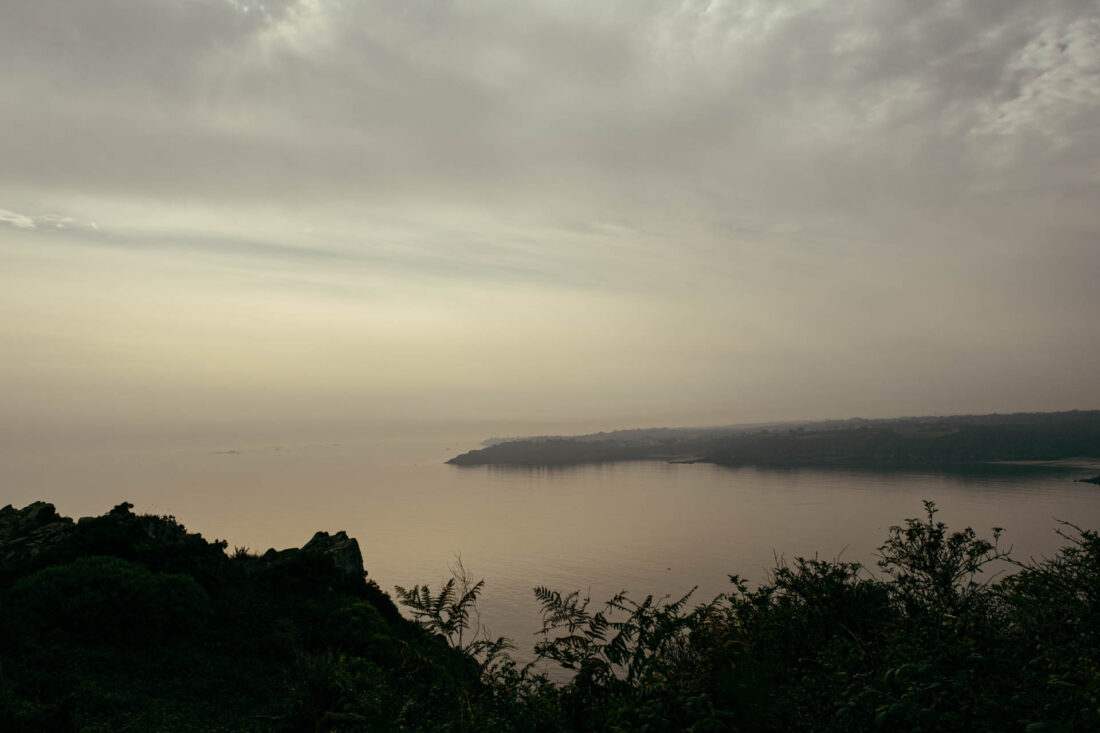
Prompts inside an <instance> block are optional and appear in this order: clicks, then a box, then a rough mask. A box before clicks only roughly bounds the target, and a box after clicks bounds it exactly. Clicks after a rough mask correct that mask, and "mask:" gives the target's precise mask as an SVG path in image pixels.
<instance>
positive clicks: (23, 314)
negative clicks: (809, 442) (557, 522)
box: [0, 0, 1100, 451]
mask: <svg viewBox="0 0 1100 733" xmlns="http://www.w3.org/2000/svg"><path fill="white" fill-rule="evenodd" d="M7 7H8V11H9V12H8V13H7V14H6V15H7V21H6V22H5V23H3V24H2V25H0V93H2V94H3V96H4V99H5V100H6V101H7V103H6V104H5V105H4V107H3V109H2V110H0V130H2V131H3V134H0V349H2V350H3V354H4V359H2V360H0V441H2V442H3V444H4V445H5V446H7V449H8V450H9V451H22V450H28V449H33V448H35V447H38V448H41V447H42V446H46V445H51V444H52V445H60V444H62V443H71V444H72V445H77V446H79V445H94V444H107V443H112V442H114V443H119V444H125V443H129V442H134V443H140V442H142V441H153V440H161V441H168V442H171V441H174V440H176V441H185V442H195V443H196V444H201V445H207V444H209V445H212V446H215V447H217V446H221V445H223V444H229V445H231V444H232V443H233V442H234V441H237V440H245V439H249V440H257V441H262V440H267V439H268V436H270V439H271V440H289V439H296V438H295V436H300V437H301V439H302V440H308V439H312V437H313V436H317V435H329V434H340V433H341V431H351V432H354V431H368V432H369V431H376V430H380V429H384V428H385V426H387V425H399V426H406V425H421V426H431V425H442V424H459V423H461V424H463V425H465V426H466V427H468V428H470V430H469V432H470V433H477V432H481V433H483V437H485V438H487V437H490V436H492V435H498V434H502V433H503V434H530V433H546V432H563V433H565V432H568V433H578V432H593V431H599V430H612V429H616V428H629V427H649V426H657V425H673V426H676V425H708V424H732V423H744V422H766V421H783V420H809V419H825V418H845V417H852V416H861V417H868V418H873V417H892V416H898V415H925V414H959V413H992V412H1001V413H1004V412H1018V411H1055V410H1068V409H1088V408H1095V407H1097V406H1100V380H1097V379H1096V377H1095V363H1096V360H1097V358H1098V357H1100V331H1098V330H1097V329H1096V327H1095V321H1096V317H1097V316H1098V315H1100V295H1098V294H1097V288H1096V274H1097V273H1100V207H1097V206H1096V201H1098V200H1100V168H1098V167H1097V161H1098V160H1100V125H1098V124H1097V120H1100V91H1098V90H1100V13H1097V12H1096V11H1097V9H1098V6H1097V4H1096V2H1092V1H1089V2H1081V1H1076V0H1063V1H1058V2H1050V3H1042V4H1035V3H1030V2H1024V1H1023V0H1013V1H1005V0H998V1H997V2H981V1H975V2H969V3H963V4H959V3H954V2H929V3H921V4H919V5H914V4H912V3H905V2H879V1H876V2H859V3H847V4H843V5H836V4H829V3H817V2H793V1H787V2H774V3H771V2H769V3H757V2H726V3H723V2H706V3H703V2H686V1H685V2H675V3H668V2H629V3H628V2H608V3H600V4H597V5H593V4H591V3H580V2H560V3H544V2H535V3H524V4H515V3H503V2H482V3H437V2H428V1H413V2H403V3H398V4H394V3H386V2H362V3H342V2H324V1H322V0H272V1H270V2H268V1H261V0H195V1H194V2H179V1H177V0H146V1H144V2H133V1H131V0H110V1H109V2H102V3H68V2H56V1H54V0H33V2H32V1H30V0H13V1H12V2H9V3H8V6H7ZM510 426H512V427H510ZM466 427H464V428H463V430H466ZM482 427H484V430H481V428H482ZM425 429H429V427H425ZM249 436H250V437H249Z"/></svg>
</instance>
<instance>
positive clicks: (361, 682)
mask: <svg viewBox="0 0 1100 733" xmlns="http://www.w3.org/2000/svg"><path fill="white" fill-rule="evenodd" d="M925 509H926V511H925V516H924V517H922V518H920V519H909V520H907V521H906V522H905V523H904V524H903V525H901V526H897V527H893V528H891V530H890V533H889V536H888V537H887V539H886V542H885V543H884V544H883V546H882V547H881V548H880V562H879V569H878V573H877V575H875V574H872V573H870V572H868V571H867V570H866V569H865V568H862V567H861V566H860V565H858V564H856V563H847V562H840V561H823V560H819V559H816V558H815V559H804V558H797V559H796V560H795V561H794V562H793V563H791V564H780V566H779V567H777V568H776V569H775V570H774V571H773V572H772V574H771V576H770V577H769V578H768V579H767V581H766V582H764V583H763V584H761V585H759V586H757V587H752V586H750V585H749V584H747V583H746V582H745V581H743V580H742V579H740V578H738V577H737V576H731V590H730V591H729V592H728V593H725V594H723V595H721V596H719V597H717V598H715V599H713V600H711V601H708V602H704V603H700V604H695V605H692V594H691V593H689V594H688V595H686V596H684V597H682V598H678V599H669V598H662V599H655V598H653V597H647V598H645V599H643V600H640V601H638V600H635V599H632V598H631V597H630V596H629V595H628V594H626V593H621V594H618V595H617V596H615V597H614V598H612V599H611V600H610V601H608V602H607V603H606V604H603V605H599V606H597V605H594V604H593V603H592V602H591V600H590V599H589V598H585V597H582V596H581V595H580V594H579V593H565V594H563V593H560V592H557V591H554V590H551V589H548V588H541V587H540V588H537V589H536V590H535V593H536V596H537V598H538V600H539V601H540V603H541V604H542V607H543V621H544V624H543V629H542V632H541V633H542V638H541V640H540V642H539V643H538V644H537V645H536V652H537V654H538V656H539V658H540V659H542V660H545V661H549V662H552V663H555V664H557V665H560V666H561V667H563V668H564V669H566V670H569V672H570V673H571V675H572V676H571V677H570V679H569V681H568V682H566V683H563V684H552V683H551V682H550V681H549V680H548V679H546V678H545V677H544V676H541V675H538V674H535V673H534V672H533V671H532V668H531V667H530V666H528V667H523V668H521V667H519V666H518V665H517V664H516V663H515V662H514V661H512V660H511V659H510V658H509V657H508V656H507V649H508V647H509V644H508V642H507V640H504V639H489V638H486V637H485V636H484V634H483V633H481V628H480V624H479V623H478V619H477V612H476V602H477V597H478V595H479V593H480V591H481V589H482V587H483V586H482V583H481V582H477V583H474V582H471V581H470V580H469V579H468V578H467V576H466V573H465V571H464V569H462V567H461V565H458V566H457V567H456V569H455V570H456V572H455V577H454V578H453V579H452V580H451V581H449V582H448V583H445V584H444V585H443V586H442V587H440V588H439V589H437V590H436V591H432V590H431V589H430V588H429V587H428V586H416V587H414V588H412V589H403V588H398V589H397V593H398V598H399V600H400V602H401V603H402V604H403V605H405V606H406V607H407V608H408V610H409V612H410V613H411V615H413V617H414V618H415V619H416V620H417V621H419V625H417V624H414V623H411V622H409V621H406V620H404V619H403V618H401V617H400V616H399V615H398V614H397V613H396V609H395V607H394V606H393V604H392V603H391V602H390V601H389V599H388V597H387V596H386V595H385V594H383V593H382V592H381V591H380V590H378V589H377V587H376V586H373V585H372V584H368V583H364V582H363V581H362V579H361V578H360V579H356V578H347V577H343V576H342V575H341V574H340V573H338V572H333V570H334V569H333V568H332V567H331V564H327V565H326V562H325V558H324V557H320V556H317V555H311V554H309V553H303V552H297V553H291V554H287V555H283V554H276V555H275V556H272V554H271V553H268V554H267V555H265V556H263V557H258V556H255V555H251V554H249V553H247V552H238V553H236V554H235V555H233V556H232V557H230V556H227V555H226V554H225V553H224V552H223V550H224V545H223V544H219V543H206V542H205V541H204V540H201V538H198V536H197V535H190V534H187V533H185V532H184V531H183V529H182V527H179V526H178V524H176V523H174V520H171V519H170V518H152V519H154V520H155V522H159V523H162V524H164V523H167V524H165V526H170V527H174V528H175V530H173V532H174V533H173V532H162V533H161V535H160V536H161V539H160V540H157V541H149V537H147V536H146V535H148V534H149V533H148V532H147V531H146V532H145V533H144V534H134V533H133V529H134V527H135V526H137V525H135V524H134V522H137V521H139V520H140V521H144V522H145V523H146V525H147V526H148V525H149V522H150V518H148V517H144V518H137V517H134V515H131V514H129V512H128V510H125V511H122V512H118V511H117V510H116V512H117V513H112V514H111V515H107V516H105V517H101V518H97V519H95V520H91V523H88V522H87V520H85V521H82V522H81V523H80V525H76V528H77V529H79V528H80V527H81V526H84V525H86V524H87V526H86V527H85V529H84V530H81V532H82V533H83V534H81V533H77V532H76V530H75V529H74V530H72V531H71V532H69V534H72V535H73V537H71V538H70V540H69V542H70V545H69V546H68V550H66V549H65V547H66V545H65V544H64V543H61V544H58V545H56V546H55V549H54V550H53V553H54V554H53V555H50V556H49V557H48V558H46V559H42V558H41V557H39V559H38V560H34V561H30V560H27V558H26V557H25V556H17V555H12V553H11V552H8V553H7V554H5V552H4V544H3V542H2V541H0V623H2V626H0V628H2V630H3V631H2V632H0V728H3V729H4V730H15V731H18V730H154V729H155V730H234V731H235V730H301V731H358V730H519V731H569V730H621V731H627V730H629V731H634V730H638V731H665V730H669V731H671V730H694V731H757V730H776V731H779V730H783V731H786V730H837V731H848V730H852V731H855V730H872V729H881V730H890V731H893V730H909V731H918V730H919V731H938V730H945V731H946V730H959V729H963V728H967V729H972V730H975V731H1006V730H1021V731H1029V732H1031V733H1035V732H1037V731H1074V730H1095V729H1098V728H1100V704H1098V699H1100V670H1098V667H1100V661H1098V660H1100V535H1098V534H1097V533H1096V532H1095V531H1091V530H1085V529H1080V528H1078V527H1075V526H1073V525H1068V524H1067V525H1062V526H1061V529H1060V530H1059V531H1060V532H1061V533H1062V534H1063V536H1064V538H1065V540H1066V546H1065V547H1064V548H1063V549H1062V550H1061V551H1060V552H1059V553H1058V554H1056V555H1055V556H1054V557H1052V558H1049V559H1043V560H1040V561H1031V562H1028V563H1013V564H1014V568H1013V569H1014V570H1015V572H1014V573H1012V574H1009V575H1007V577H1004V578H1002V579H1000V580H997V581H996V582H994V581H993V580H991V576H992V573H991V572H989V571H990V570H991V569H992V568H993V567H994V565H1003V564H1005V563H1011V562H1013V561H1011V559H1009V558H1008V555H1007V553H1006V552H1005V551H1003V550H1002V549H1001V548H1000V547H999V546H998V544H997V541H998V539H999V537H1000V530H994V532H993V537H992V539H991V540H986V539H983V538H981V537H979V536H978V535H977V534H976V533H975V532H974V531H973V530H971V529H969V528H967V529H965V530H963V531H960V532H952V531H950V530H949V529H948V528H947V527H946V526H945V525H944V524H943V523H941V522H939V521H937V520H936V517H935V514H936V510H935V507H934V506H933V505H932V504H931V503H927V504H926V507H925ZM97 522H98V523H99V524H98V525H97V524H95V523H97ZM156 526H161V525H156ZM177 530H178V531H177ZM127 533H129V534H127ZM154 534H157V533H154ZM119 537H127V538H129V539H128V540H127V541H120V540H118V538H119ZM142 537H145V539H142ZM112 538H114V539H112ZM196 538H197V539H196ZM2 539H3V538H2V537H0V540H2ZM135 543H137V544H135ZM58 548H60V549H58ZM66 553H68V554H66ZM13 557H14V558H15V559H13ZM983 571H985V572H983Z"/></svg>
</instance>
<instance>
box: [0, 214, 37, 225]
mask: <svg viewBox="0 0 1100 733" xmlns="http://www.w3.org/2000/svg"><path fill="white" fill-rule="evenodd" d="M0 221H2V222H5V223H7V224H11V225H12V226H14V227H19V228H20V229H34V219H32V218H31V217H29V216H25V215H23V214H16V213H15V212H14V211H8V210H7V209H0Z"/></svg>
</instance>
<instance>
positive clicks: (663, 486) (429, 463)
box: [0, 431, 1100, 656]
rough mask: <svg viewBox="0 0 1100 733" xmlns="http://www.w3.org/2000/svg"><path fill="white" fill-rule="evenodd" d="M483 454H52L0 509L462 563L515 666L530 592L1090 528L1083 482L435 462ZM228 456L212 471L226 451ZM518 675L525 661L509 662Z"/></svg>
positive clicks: (710, 586)
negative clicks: (896, 544)
mask: <svg viewBox="0 0 1100 733" xmlns="http://www.w3.org/2000/svg"><path fill="white" fill-rule="evenodd" d="M479 437H480V436H456V435H448V434H446V433H444V432H442V431H437V432H435V433H432V434H422V433H417V434H414V435H411V436H407V437H399V438H395V437H392V436H391V435H383V434H378V435H374V436H370V435H368V436H366V437H363V436H360V437H359V438H357V439H354V440H351V441H347V440H343V441H341V440H333V441H323V442H311V443H300V444H294V443H288V444H286V445H282V446H274V445H239V444H238V445H232V446H221V447H210V446H190V447H174V448H163V447H160V448H155V449H144V450H142V451H135V450H132V449H130V450H120V449H108V448H102V447H100V448H95V449H86V450H75V449H65V450H62V449H57V450H50V449H48V448H46V449H43V450H40V451H36V452H26V451H23V452H20V453H18V455H13V454H0V468H2V469H3V475H4V477H5V480H4V484H3V485H4V489H3V495H0V504H4V503H9V502H10V503H14V504H16V505H23V504H25V503H28V502H30V501H33V500H35V499H38V498H42V499H46V500H48V501H52V502H54V503H55V504H57V506H58V509H59V510H60V511H61V512H62V513H64V514H68V515H71V516H81V515H86V514H96V513H102V512H103V511H105V510H107V509H109V508H110V507H111V506H113V505H114V504H116V503H118V502H120V501H122V500H128V501H131V502H133V503H134V504H135V506H136V509H137V510H138V511H144V512H155V513H163V514H174V515H175V516H176V517H177V518H179V519H180V521H182V522H183V523H184V524H186V525H187V526H188V528H189V529H191V530H193V531H199V532H202V533H203V535H205V536H206V537H207V538H210V539H213V538H219V539H226V540H228V541H229V544H230V547H233V546H247V547H250V548H252V549H253V550H261V551H262V550H264V549H266V548H268V547H272V546H274V547H291V546H300V545H302V544H303V543H305V542H306V541H307V540H308V539H309V538H310V536H311V535H312V533H313V532H314V531H315V530H319V529H324V530H329V531H335V530H338V529H345V530H347V531H348V533H349V534H351V535H353V536H355V537H357V538H358V539H359V542H360V544H361V546H362V549H363V556H364V558H365V562H366V566H367V570H368V572H369V573H370V576H371V577H373V578H374V579H375V580H376V581H377V582H378V583H379V584H380V585H381V586H382V587H383V588H384V589H386V590H389V591H391V592H392V588H393V586H394V585H395V584H400V585H404V586H409V585H413V584H416V583H424V582H428V583H430V584H432V585H433V586H435V585H437V584H438V583H439V581H440V580H441V579H442V578H444V577H446V575H447V565H448V563H449V562H452V561H453V559H454V558H455V556H456V555H459V554H460V555H461V557H462V560H463V562H464V563H465V565H466V567H467V568H468V569H469V570H470V571H471V573H472V574H473V575H474V577H477V578H480V577H484V578H485V579H486V581H487V588H486V591H485V593H484V596H483V601H482V603H481V612H482V622H483V623H484V624H485V625H487V626H488V627H489V629H490V630H491V632H492V633H493V634H494V635H507V636H510V637H512V638H514V639H515V640H516V641H517V642H518V645H519V647H520V651H521V652H524V651H527V650H529V649H530V646H531V644H532V643H533V637H532V633H533V632H534V631H535V630H536V629H537V628H538V627H539V625H540V624H539V616H538V608H537V606H536V604H535V602H534V599H533V596H532V594H531V588H532V587H533V586H535V585H537V584H543V585H548V586H550V587H552V588H556V589H559V590H573V589H581V590H586V591H587V590H590V591H591V593H592V595H593V597H594V598H596V599H600V600H602V599H604V598H606V597H607V596H609V595H610V594H612V593H614V592H616V591H618V590H620V589H623V588H626V589H629V590H631V591H632V592H633V593H635V594H636V595H644V594H647V593H656V594H663V593H673V594H681V593H683V592H686V591H687V590H689V589H690V588H691V587H692V586H695V585H698V586H699V590H698V592H697V594H698V595H697V597H698V598H700V599H703V598H710V597H712V596H713V595H715V594H717V593H720V592H722V591H724V590H725V589H726V588H727V586H728V582H727V580H726V576H727V575H728V574H730V573H738V574H740V575H742V576H746V577H748V578H750V579H756V580H758V579H761V578H763V577H764V576H765V574H766V572H767V570H768V569H769V568H771V567H773V565H774V562H775V558H776V557H777V556H782V555H785V556H786V557H788V558H790V557H794V556H796V555H806V556H812V555H814V554H815V553H817V554H818V555H819V556H821V557H826V558H832V557H836V556H840V557H842V558H843V559H846V560H853V561H861V562H865V563H867V564H870V565H873V563H874V553H875V549H876V548H877V547H878V546H879V545H880V544H881V543H882V541H883V540H884V539H885V537H886V535H887V530H888V527H889V526H890V525H892V524H898V523H901V522H902V520H904V519H905V518H906V517H914V516H918V515H919V514H920V513H921V511H922V507H921V500H922V499H931V500H933V501H935V502H936V503H937V504H938V505H939V506H940V507H941V509H942V512H941V514H940V518H942V519H943V520H944V521H946V522H947V523H948V524H949V525H950V526H953V527H957V528H962V527H963V526H966V525H972V526H974V527H975V529H978V530H980V533H982V534H985V535H987V534H988V529H989V527H991V526H994V525H996V526H1001V527H1004V528H1005V529H1006V533H1005V537H1004V540H1005V541H1006V542H1007V543H1008V544H1011V545H1013V546H1014V549H1015V555H1016V556H1017V557H1019V558H1025V557H1027V556H1031V555H1039V554H1043V553H1049V552H1051V551H1053V550H1054V549H1055V548H1057V547H1058V546H1060V538H1059V537H1057V535H1055V533H1054V529H1055V528H1056V526H1057V525H1056V522H1055V518H1060V519H1066V520H1070V521H1073V522H1076V523H1078V524H1081V525H1083V526H1086V527H1092V528H1095V527H1100V487H1097V486H1094V485H1091V484H1083V483H1076V482H1074V481H1073V479H1075V478H1080V477H1082V476H1085V475H1088V474H1089V473H1090V472H1089V471H1084V470H1081V471H1068V472H1067V471H1051V470H1041V469H1034V468H996V469H994V468H989V469H980V470H973V471H969V472H965V473H962V472H955V473H944V472H936V471H928V470H913V471H905V470H899V471H894V472H872V471H848V470H774V469H757V468H738V469H728V468H720V467H717V466H710V465H704V464H697V465H670V464H664V463H650V462H637V463H622V464H609V465H602V466H581V467H574V468H566V469H555V470H546V469H543V470H517V469H509V470H504V469H499V468H489V467H478V468H458V467H454V466H447V465H444V464H443V461H444V460H445V459H446V458H448V457H450V456H451V455H453V454H455V453H457V452H460V451H463V450H466V449H468V448H471V447H474V446H475V445H476V441H477V438H479ZM230 450H234V451H238V452H236V453H232V452H220V451H230ZM519 656H523V655H522V654H520V655H519Z"/></svg>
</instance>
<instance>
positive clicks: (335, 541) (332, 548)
mask: <svg viewBox="0 0 1100 733" xmlns="http://www.w3.org/2000/svg"><path fill="white" fill-rule="evenodd" d="M302 552H317V553H322V554H324V555H327V556H328V557H329V558H330V559H331V560H332V564H333V565H335V566H336V567H337V568H339V569H340V570H342V571H343V572H344V574H345V575H347V576H349V577H352V578H363V577H364V576H365V575H366V574H367V571H366V570H364V569H363V553H362V552H360V550H359V542H358V541H357V540H356V539H355V538H354V537H348V534H347V532H345V531H343V530H340V531H339V532H337V533H336V534H332V535H330V534H329V533H328V532H317V533H316V534H314V535H313V539H311V540H310V541H309V542H307V543H306V544H305V546H304V547H302Z"/></svg>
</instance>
